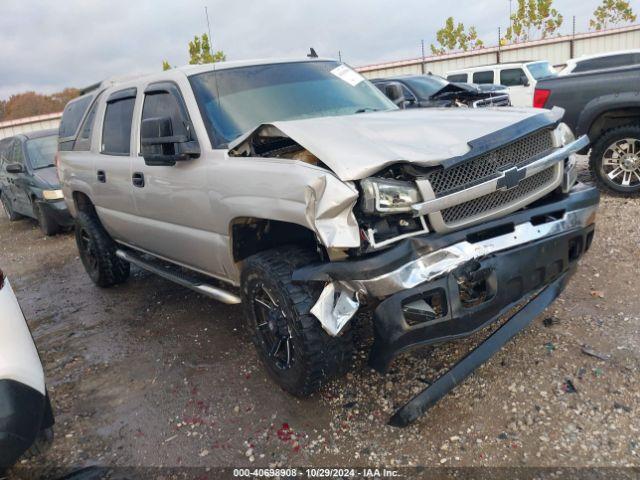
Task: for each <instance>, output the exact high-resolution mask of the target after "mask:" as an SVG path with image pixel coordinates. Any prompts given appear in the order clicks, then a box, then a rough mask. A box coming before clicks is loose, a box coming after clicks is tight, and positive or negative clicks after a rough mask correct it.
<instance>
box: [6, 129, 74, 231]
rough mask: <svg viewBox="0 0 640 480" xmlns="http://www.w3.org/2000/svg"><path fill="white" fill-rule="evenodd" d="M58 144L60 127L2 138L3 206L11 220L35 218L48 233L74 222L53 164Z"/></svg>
mask: <svg viewBox="0 0 640 480" xmlns="http://www.w3.org/2000/svg"><path fill="white" fill-rule="evenodd" d="M57 146H58V132H57V130H42V131H39V132H29V133H25V134H20V135H16V136H14V137H9V138H4V139H2V140H0V202H1V203H2V208H3V210H4V212H5V214H6V215H7V217H9V220H11V221H14V220H17V219H19V218H20V217H22V216H25V217H31V218H35V219H36V220H37V221H38V224H39V225H40V228H41V230H42V232H43V233H45V234H46V235H53V234H55V233H57V232H58V231H59V230H60V228H65V227H70V226H72V225H73V220H72V218H71V216H70V215H69V211H68V210H67V205H66V204H65V202H64V197H63V195H62V190H61V189H60V182H59V180H58V175H57V172H56V167H55V164H54V161H55V154H56V150H57Z"/></svg>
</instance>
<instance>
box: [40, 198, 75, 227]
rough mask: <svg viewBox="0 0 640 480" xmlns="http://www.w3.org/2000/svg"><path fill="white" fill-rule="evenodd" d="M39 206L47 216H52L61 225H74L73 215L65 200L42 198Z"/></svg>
mask: <svg viewBox="0 0 640 480" xmlns="http://www.w3.org/2000/svg"><path fill="white" fill-rule="evenodd" d="M39 206H40V208H42V211H43V213H44V214H45V215H46V216H47V217H49V218H51V219H52V220H53V221H55V222H56V223H57V224H58V225H60V226H61V227H70V226H72V225H73V217H72V216H71V214H70V213H69V209H68V208H67V204H66V203H65V201H64V200H55V201H46V200H42V201H40V202H39Z"/></svg>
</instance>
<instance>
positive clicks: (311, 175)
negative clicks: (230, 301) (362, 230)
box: [209, 157, 360, 282]
mask: <svg viewBox="0 0 640 480" xmlns="http://www.w3.org/2000/svg"><path fill="white" fill-rule="evenodd" d="M211 171H212V175H211V178H210V181H209V183H210V185H211V188H210V189H209V191H210V195H211V197H212V198H211V203H212V205H216V206H218V209H219V211H218V212H216V217H217V221H219V222H221V224H220V225H219V228H220V230H222V229H223V228H224V230H225V231H227V232H228V235H229V237H230V236H231V225H232V224H233V222H234V221H235V220H237V219H240V218H245V217H252V218H261V219H268V220H277V221H282V222H289V223H294V224H298V225H302V226H304V227H306V228H308V229H310V230H312V231H313V232H315V233H316V235H317V237H318V239H319V240H320V242H321V243H322V244H323V245H324V246H325V247H327V248H357V247H358V246H360V236H359V230H358V224H357V222H356V219H355V216H354V214H353V206H354V205H355V202H356V201H357V199H358V191H357V190H356V188H355V186H354V185H353V184H351V183H345V182H342V181H341V180H339V179H338V178H337V177H336V176H335V175H334V174H333V173H331V172H329V171H328V170H326V169H323V168H320V167H317V166H314V165H309V164H307V163H304V162H301V161H298V160H290V159H283V158H262V157H227V158H226V159H225V161H223V162H220V163H219V164H218V165H216V166H213V167H212V170H211ZM220 207H222V208H220ZM224 264H225V265H224V269H225V272H226V273H227V275H229V277H230V278H231V279H232V280H234V281H235V282H237V280H238V268H237V265H236V264H235V262H234V261H233V258H232V254H231V252H229V255H228V257H227V258H226V259H225V260H224Z"/></svg>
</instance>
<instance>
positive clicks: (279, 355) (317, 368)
mask: <svg viewBox="0 0 640 480" xmlns="http://www.w3.org/2000/svg"><path fill="white" fill-rule="evenodd" d="M316 260H317V255H315V254H314V252H309V251H308V250H305V249H303V248H300V247H297V246H288V247H281V248H277V249H273V250H268V251H265V252H262V253H258V254H256V255H253V256H251V257H249V258H247V259H246V260H245V263H244V267H243V270H242V275H241V295H242V302H243V305H244V308H245V317H246V322H247V328H248V330H249V333H250V334H251V338H252V340H253V343H254V345H255V346H256V349H257V351H258V355H259V356H260V360H261V361H262V363H263V364H264V365H265V367H266V369H267V371H268V372H269V374H270V376H271V377H272V378H273V379H274V380H275V382H276V383H277V384H278V385H279V386H280V387H282V388H283V389H284V390H286V391H287V392H289V393H291V394H293V395H295V396H299V397H306V396H309V395H311V394H312V393H313V392H315V391H317V390H319V389H320V388H321V387H322V386H323V385H324V384H325V383H326V382H327V381H329V380H330V379H332V378H334V377H336V376H339V375H341V374H343V373H345V372H346V371H347V370H348V369H349V367H350V366H351V363H352V361H353V339H352V335H351V330H350V328H349V326H347V327H346V328H345V331H344V332H343V333H342V335H340V336H339V337H332V336H330V335H329V334H327V333H326V332H325V331H324V329H323V328H322V326H321V324H320V322H319V321H318V319H317V318H316V317H315V316H314V315H312V314H311V313H310V310H311V308H312V307H313V305H314V304H315V302H316V300H317V299H318V296H319V294H320V291H321V289H320V288H319V287H318V288H312V287H311V286H310V285H308V284H297V283H293V281H292V280H291V274H292V273H293V271H294V270H295V269H297V268H299V267H301V266H303V265H308V264H309V263H311V262H313V261H316ZM270 307H271V308H270ZM274 351H275V353H274Z"/></svg>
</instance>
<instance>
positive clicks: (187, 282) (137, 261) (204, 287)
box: [116, 250, 241, 305]
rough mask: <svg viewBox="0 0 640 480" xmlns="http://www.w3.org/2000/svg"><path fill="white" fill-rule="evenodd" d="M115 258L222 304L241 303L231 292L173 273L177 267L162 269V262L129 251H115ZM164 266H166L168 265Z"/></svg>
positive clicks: (180, 273) (185, 275) (194, 278)
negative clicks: (146, 258) (149, 259)
mask: <svg viewBox="0 0 640 480" xmlns="http://www.w3.org/2000/svg"><path fill="white" fill-rule="evenodd" d="M116 256H117V257H119V258H121V259H122V260H126V261H127V262H129V263H133V264H134V265H136V266H138V267H140V268H142V269H144V270H147V271H149V272H151V273H154V274H156V275H159V276H160V277H162V278H166V279H167V280H170V281H172V282H175V283H177V284H178V285H182V286H183V287H187V288H190V289H191V290H195V291H196V292H198V293H202V294H203V295H206V296H207V297H210V298H213V299H215V300H218V301H220V302H222V303H228V304H231V305H235V304H238V303H240V301H241V300H240V297H239V296H237V295H235V294H233V293H231V292H228V291H226V290H223V289H221V288H218V287H214V286H213V285H209V284H207V283H204V282H202V281H201V280H199V279H198V278H196V277H195V276H194V277H191V276H189V275H187V274H184V273H182V272H178V271H175V268H178V267H173V266H172V265H171V268H166V267H165V268H163V267H164V262H163V263H160V261H153V260H152V261H148V260H145V259H143V258H142V257H141V256H140V255H138V254H136V253H133V252H130V251H124V250H116ZM166 265H167V266H168V265H170V264H166Z"/></svg>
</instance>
